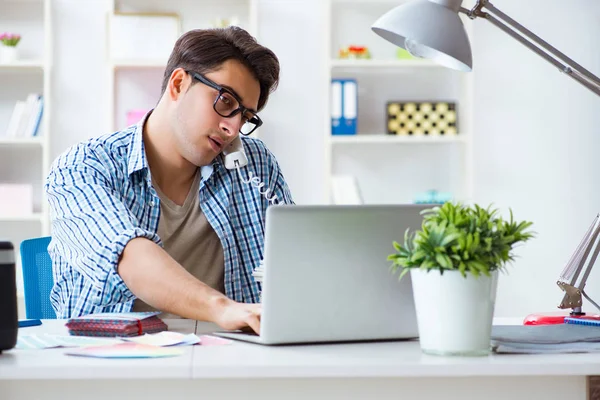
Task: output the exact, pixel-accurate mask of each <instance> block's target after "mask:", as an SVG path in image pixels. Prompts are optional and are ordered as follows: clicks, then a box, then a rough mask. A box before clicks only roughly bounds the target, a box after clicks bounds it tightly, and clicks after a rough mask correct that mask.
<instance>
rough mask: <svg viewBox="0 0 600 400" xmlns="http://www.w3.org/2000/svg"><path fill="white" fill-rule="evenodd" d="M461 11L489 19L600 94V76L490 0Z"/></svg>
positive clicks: (562, 70)
mask: <svg viewBox="0 0 600 400" xmlns="http://www.w3.org/2000/svg"><path fill="white" fill-rule="evenodd" d="M483 8H485V9H487V11H488V12H485V11H483ZM459 12H462V13H463V14H466V15H467V16H468V17H469V18H471V19H475V18H477V17H479V18H484V19H487V20H488V21H490V22H491V23H492V24H493V25H495V26H496V27H498V28H500V29H501V30H502V31H504V32H505V33H507V34H508V35H510V36H512V37H513V38H514V39H516V40H517V41H519V42H520V43H521V44H523V45H524V46H526V47H527V48H528V49H530V50H531V51H533V52H534V53H536V54H537V55H539V56H540V57H542V58H543V59H545V60H546V61H548V62H549V63H551V64H552V65H554V66H555V67H557V68H558V70H559V71H560V72H563V73H565V74H567V75H568V76H570V77H571V78H572V79H574V80H576V81H577V82H579V83H580V84H582V85H583V86H585V87H586V88H588V89H589V90H591V91H592V92H594V93H596V94H597V95H599V96H600V78H598V77H597V76H596V75H594V74H592V73H591V72H590V71H588V70H587V69H585V68H584V67H582V66H581V65H579V64H578V63H576V62H575V61H573V60H572V59H570V58H569V57H567V56H566V55H565V54H563V53H561V52H560V51H559V50H558V49H556V48H555V47H553V46H552V45H550V44H549V43H548V42H546V41H545V40H543V39H542V38H540V37H539V36H537V35H536V34H535V33H533V32H531V31H530V30H528V29H527V28H525V27H524V26H522V25H521V24H519V23H518V22H517V21H515V20H514V19H512V18H511V17H509V16H508V15H506V14H504V13H503V12H502V11H500V10H498V9H497V8H496V7H495V6H494V5H493V4H491V3H490V2H489V0H477V4H476V5H475V6H474V7H473V9H472V10H469V9H466V8H464V7H461V8H460V9H459Z"/></svg>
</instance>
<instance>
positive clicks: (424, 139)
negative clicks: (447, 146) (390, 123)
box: [331, 134, 465, 144]
mask: <svg viewBox="0 0 600 400" xmlns="http://www.w3.org/2000/svg"><path fill="white" fill-rule="evenodd" d="M331 142H332V143H334V144H376V143H419V144H423V143H432V144H433V143H462V142H465V137H464V136H461V135H454V136H397V135H383V134H360V135H334V136H331Z"/></svg>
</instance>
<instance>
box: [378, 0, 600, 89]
mask: <svg viewBox="0 0 600 400" xmlns="http://www.w3.org/2000/svg"><path fill="white" fill-rule="evenodd" d="M461 4H462V0H414V1H409V2H406V3H405V4H402V5H400V6H398V7H396V8H394V9H392V10H390V11H388V12H387V13H386V14H384V15H383V16H381V17H380V18H379V19H378V20H377V21H375V23H374V24H373V26H372V27H371V29H372V30H373V32H375V33H376V34H378V35H379V36H381V37H382V38H384V39H385V40H387V41H389V42H391V43H393V44H395V45H396V46H399V47H402V48H403V49H406V50H407V51H408V52H409V53H410V54H411V55H413V56H415V57H419V58H427V59H431V60H432V61H434V62H437V63H438V64H441V65H443V66H445V67H448V68H451V69H456V70H459V71H466V72H468V71H471V69H472V67H473V59H472V56H471V45H470V44H469V38H468V37H467V33H466V31H465V28H464V26H463V23H462V21H461V19H460V17H459V16H458V13H463V14H465V15H467V16H468V17H469V18H470V19H475V18H478V17H479V18H484V19H487V20H488V21H490V22H491V23H492V24H494V25H495V26H497V27H498V28H500V29H502V30H503V31H504V32H506V33H507V34H509V35H510V36H512V37H513V38H515V39H516V40H518V41H519V42H520V43H522V44H523V45H525V46H526V47H527V48H529V49H530V50H532V51H533V52H535V53H536V54H537V55H539V56H541V57H542V58H544V59H545V60H547V61H548V62H550V63H551V64H552V65H554V66H555V67H557V68H558V69H559V71H561V72H564V73H565V74H567V75H568V76H570V77H571V78H573V79H575V80H576V81H577V82H579V83H580V84H582V85H583V86H585V87H586V88H588V89H589V90H591V91H592V92H594V93H596V94H597V95H600V79H599V78H598V77H597V76H595V75H594V74H592V73H591V72H590V71H588V70H586V69H585V68H583V67H582V66H581V65H579V64H577V63H576V62H575V61H573V60H571V59H570V58H569V57H567V56H566V55H564V54H563V53H561V52H560V51H558V50H557V49H556V48H554V47H552V46H551V45H550V44H548V43H547V42H545V41H544V40H542V39H541V38H540V37H539V36H537V35H535V34H534V33H533V32H531V31H529V30H528V29H526V28H525V27H523V26H522V25H520V24H519V23H518V22H516V21H515V20H514V19H512V18H510V17H509V16H508V15H506V14H504V13H503V12H502V11H500V10H498V9H497V8H496V7H494V6H493V5H492V4H491V3H490V2H489V1H488V0H477V3H476V4H475V6H474V7H473V9H471V10H469V9H466V8H464V7H462V6H461ZM484 10H485V11H484Z"/></svg>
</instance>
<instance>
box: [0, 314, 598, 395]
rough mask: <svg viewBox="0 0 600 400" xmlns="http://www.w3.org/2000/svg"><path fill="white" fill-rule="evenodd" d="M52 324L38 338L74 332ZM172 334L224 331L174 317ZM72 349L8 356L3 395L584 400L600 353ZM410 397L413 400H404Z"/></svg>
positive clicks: (405, 348) (1, 367) (1, 370)
mask: <svg viewBox="0 0 600 400" xmlns="http://www.w3.org/2000/svg"><path fill="white" fill-rule="evenodd" d="M63 323H64V321H44V324H43V325H42V326H41V327H35V328H26V329H23V330H22V331H21V333H22V334H31V333H34V332H55V333H58V332H62V333H64V332H66V330H65V328H64V326H61V325H62V324H63ZM167 324H168V325H169V327H170V329H171V330H178V331H181V332H185V333H189V332H194V331H196V333H198V334H200V333H205V332H211V331H213V330H214V329H215V327H214V326H212V325H206V324H201V323H199V324H196V323H195V322H194V321H176V320H174V321H167ZM63 352H64V350H61V349H52V350H11V351H8V352H5V353H4V354H3V355H1V356H0V398H1V399H2V400H5V399H6V400H9V399H10V400H12V399H19V400H21V399H29V398H31V399H44V400H52V399H61V400H63V399H64V400H67V399H78V398H85V399H107V398H108V399H111V400H112V399H119V398H124V399H125V398H126V399H135V398H143V399H163V400H164V399H180V398H201V399H210V398H234V397H236V398H240V397H243V398H244V399H248V398H249V399H263V400H264V399H277V400H280V399H306V398H327V399H375V398H376V399H399V398H407V399H436V400H437V399H461V400H464V399H486V400H496V399H498V400H499V399H510V400H518V399H528V400H529V399H532V398H543V399H545V400H565V399H568V400H579V399H581V400H584V399H585V398H586V388H585V376H586V375H600V356H598V355H595V354H565V355H490V356H488V357H473V358H461V357H448V358H447V357H437V356H427V355H424V354H422V353H421V351H420V349H419V345H418V343H417V342H384V343H354V344H336V345H312V346H279V347H264V346H260V345H254V344H246V343H241V342H234V343H233V344H231V345H225V346H214V347H202V346H194V347H187V348H186V353H185V354H184V355H183V356H179V357H173V358H164V359H148V360H144V359H139V360H107V359H92V358H80V357H72V356H66V355H64V354H63ZM403 396H405V397H403Z"/></svg>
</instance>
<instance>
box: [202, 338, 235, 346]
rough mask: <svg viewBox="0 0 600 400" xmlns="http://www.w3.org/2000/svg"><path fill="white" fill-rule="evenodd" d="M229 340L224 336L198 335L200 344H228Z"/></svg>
mask: <svg viewBox="0 0 600 400" xmlns="http://www.w3.org/2000/svg"><path fill="white" fill-rule="evenodd" d="M230 343H231V340H227V339H224V338H220V337H216V336H210V335H202V336H200V345H201V346H222V345H224V344H230Z"/></svg>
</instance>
